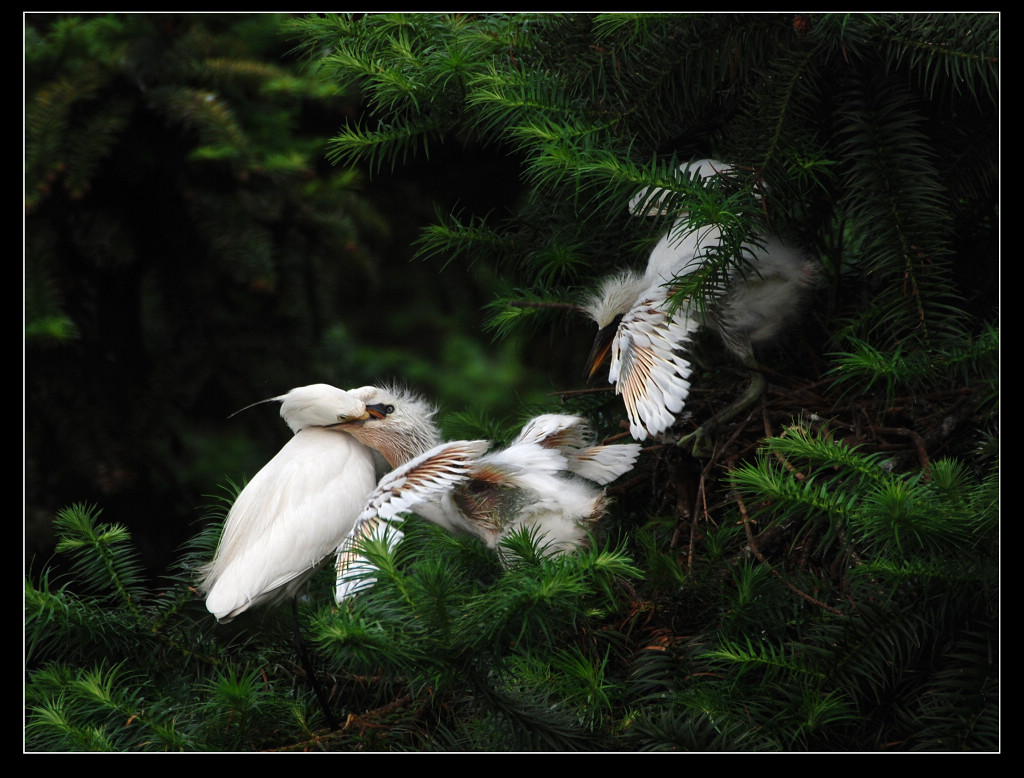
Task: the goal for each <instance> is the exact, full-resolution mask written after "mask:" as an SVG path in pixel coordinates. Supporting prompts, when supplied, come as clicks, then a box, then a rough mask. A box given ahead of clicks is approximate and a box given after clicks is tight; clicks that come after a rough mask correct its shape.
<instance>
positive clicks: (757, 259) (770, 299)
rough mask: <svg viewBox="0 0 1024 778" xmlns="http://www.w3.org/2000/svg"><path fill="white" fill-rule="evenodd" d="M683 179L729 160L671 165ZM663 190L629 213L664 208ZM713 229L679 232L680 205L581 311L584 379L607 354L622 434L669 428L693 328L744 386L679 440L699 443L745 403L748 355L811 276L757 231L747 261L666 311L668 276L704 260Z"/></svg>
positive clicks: (687, 372) (685, 382)
mask: <svg viewBox="0 0 1024 778" xmlns="http://www.w3.org/2000/svg"><path fill="white" fill-rule="evenodd" d="M680 170H681V171H682V173H683V175H684V176H689V175H694V176H696V177H698V178H701V179H708V178H711V177H712V176H718V175H723V174H726V173H727V172H729V171H730V170H732V167H731V166H730V165H728V164H727V163H724V162H718V161H717V160H710V159H705V160H697V161H695V162H691V163H687V164H684V165H682V166H681V167H680ZM666 195H667V192H665V191H664V190H660V191H659V190H655V191H654V192H653V193H651V192H649V191H648V190H644V191H642V192H640V193H638V194H637V195H636V196H634V197H633V199H632V200H631V202H630V210H631V212H632V213H634V214H640V213H642V214H644V215H653V214H658V213H662V212H663V210H662V209H663V205H662V204H663V202H664V200H665V197H666ZM721 237H722V236H721V231H720V230H719V229H718V228H717V227H714V226H711V227H707V226H705V227H700V228H696V229H689V230H688V229H687V228H686V224H685V212H684V213H683V214H682V215H681V216H680V218H678V219H676V220H675V222H674V223H673V225H672V227H671V228H670V229H669V230H668V232H666V234H665V235H663V236H662V238H661V239H660V240H659V241H658V243H657V245H656V246H655V247H654V249H653V251H652V252H651V255H650V257H649V259H648V262H647V267H646V269H645V271H644V272H643V273H637V272H633V271H627V272H623V273H618V274H615V275H613V276H610V277H609V278H606V279H605V280H604V281H603V282H602V283H601V284H600V286H599V288H598V290H597V292H596V293H595V294H594V295H592V296H591V297H590V298H589V299H588V300H587V301H585V303H584V304H583V306H582V308H583V311H584V312H585V313H586V314H587V315H588V316H589V317H590V318H591V319H593V320H594V321H595V322H596V323H597V326H598V333H597V336H596V337H595V340H594V346H593V348H592V350H591V353H590V356H589V357H588V359H587V364H586V372H587V376H588V377H593V375H594V373H596V371H597V369H598V368H599V367H600V366H601V364H603V363H604V362H605V361H606V360H607V361H609V370H608V381H609V383H612V384H614V385H615V392H616V393H617V394H620V395H622V398H623V402H624V404H625V406H626V414H627V416H628V418H629V430H630V434H631V435H632V436H633V437H634V438H636V439H637V440H646V439H647V437H648V436H658V435H661V434H662V433H664V432H665V431H666V430H668V429H669V428H670V427H671V426H672V425H673V424H674V423H675V420H676V416H677V415H678V414H679V413H680V412H681V411H682V410H683V407H684V406H685V404H686V400H687V397H688V396H689V392H690V376H691V372H692V368H691V365H690V361H689V358H688V356H687V351H688V349H689V348H690V346H691V344H692V342H693V339H694V337H695V335H696V334H697V332H698V330H700V329H701V328H703V327H707V328H710V329H712V330H714V331H716V332H717V333H718V334H719V336H721V339H722V341H723V343H724V345H725V346H726V348H727V349H728V350H729V351H730V352H731V353H732V354H734V355H735V356H736V357H737V358H738V359H739V360H740V362H741V363H742V364H743V365H744V366H745V367H746V368H747V369H748V370H750V372H751V384H750V387H749V388H748V390H747V391H746V392H745V393H744V394H743V395H742V396H741V397H740V398H739V399H738V400H737V401H736V402H734V403H733V404H732V405H730V406H729V407H727V408H726V409H724V410H723V411H721V412H719V413H718V414H716V415H715V416H714V417H712V419H710V420H708V421H707V422H705V424H703V425H702V426H701V428H700V429H698V431H697V432H696V433H693V434H692V435H690V436H687V437H686V438H684V439H683V440H682V441H680V444H682V443H684V442H690V441H694V442H695V444H696V445H695V450H696V449H697V448H699V446H700V444H701V442H702V439H703V438H704V436H705V435H706V434H707V433H708V432H709V431H710V430H711V429H713V427H714V426H715V425H717V424H719V423H721V422H722V421H724V420H726V419H728V418H730V417H731V416H732V415H734V414H735V413H737V412H739V411H740V410H742V409H743V408H745V407H747V406H748V405H749V404H750V403H752V402H754V401H755V400H756V399H757V397H758V396H760V394H761V393H762V392H763V391H764V387H765V379H764V376H763V375H762V374H761V373H760V371H759V370H758V366H757V362H756V360H755V359H754V350H753V349H754V345H755V344H758V343H762V342H765V341H767V340H770V339H772V338H774V337H775V336H776V335H777V334H778V333H779V331H780V330H781V329H782V328H783V327H784V326H785V324H786V323H787V322H788V321H789V319H790V318H791V317H792V316H793V315H794V314H795V313H796V311H797V310H798V308H799V302H800V300H801V298H802V297H803V295H804V292H805V291H806V290H807V289H808V288H809V287H810V285H811V283H812V281H813V278H814V270H813V265H812V264H811V263H810V262H809V261H808V260H807V259H806V257H804V256H803V254H802V253H801V252H800V251H798V250H797V249H796V248H795V247H793V246H789V245H787V244H785V243H784V242H783V241H782V239H781V238H779V237H778V236H776V235H762V236H760V237H759V238H758V243H760V244H761V245H756V244H755V245H750V246H748V247H746V254H747V259H748V261H749V267H748V268H747V269H746V271H745V272H744V273H743V274H739V275H737V276H734V277H733V278H731V279H730V282H729V284H728V286H727V287H726V288H725V289H723V290H722V291H721V292H720V293H718V294H717V295H715V297H714V299H712V300H710V301H708V304H707V305H706V306H700V305H698V304H697V302H696V301H693V300H688V301H684V302H683V303H682V304H681V305H678V306H677V307H676V308H675V310H674V311H672V310H671V308H670V303H669V298H670V295H671V291H672V286H673V283H678V281H677V279H679V278H680V277H682V276H686V275H689V274H691V273H693V272H695V271H697V270H698V269H700V267H701V266H702V264H703V259H704V257H705V256H706V255H707V254H708V252H709V250H712V249H714V248H715V247H716V246H717V245H718V243H719V242H720V240H721Z"/></svg>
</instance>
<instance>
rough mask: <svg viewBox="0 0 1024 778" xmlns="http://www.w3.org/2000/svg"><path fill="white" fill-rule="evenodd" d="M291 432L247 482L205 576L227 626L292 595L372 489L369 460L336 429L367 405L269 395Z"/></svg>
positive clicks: (335, 395)
mask: <svg viewBox="0 0 1024 778" xmlns="http://www.w3.org/2000/svg"><path fill="white" fill-rule="evenodd" d="M273 399H274V400H278V401H281V402H282V406H281V416H282V417H283V418H284V420H285V421H286V423H287V424H288V426H289V427H290V428H291V429H292V430H293V432H294V435H293V436H292V437H291V438H290V439H289V440H288V442H287V443H286V444H285V445H284V446H283V447H282V448H281V450H280V451H279V452H278V453H277V454H276V455H275V456H274V457H273V458H272V459H271V460H270V461H269V462H268V463H267V464H266V465H265V466H264V467H263V468H262V469H261V470H260V471H259V472H258V473H257V474H256V475H255V476H254V477H253V478H252V480H250V481H249V483H248V484H247V485H246V486H245V488H244V489H242V491H241V493H240V494H239V495H238V497H237V499H236V500H235V502H234V504H233V505H232V507H231V510H230V511H229V512H228V516H227V519H226V520H225V524H224V530H223V534H222V536H221V540H220V544H219V546H218V548H217V552H216V554H215V556H214V558H213V560H212V562H210V564H209V565H207V566H206V567H205V569H204V571H203V579H202V581H201V587H202V588H203V590H204V591H205V593H206V607H207V609H208V610H209V611H210V612H211V613H213V614H214V615H215V616H216V617H217V619H218V620H219V621H230V620H231V619H233V618H235V617H236V616H237V615H238V614H240V613H241V612H243V611H245V610H247V609H248V608H251V607H253V606H256V605H261V604H266V603H269V602H273V601H275V600H278V599H284V598H287V597H291V596H293V595H294V594H295V593H296V592H297V591H298V589H299V588H300V587H301V586H302V584H303V583H304V582H305V581H306V580H307V578H308V577H309V576H311V575H312V574H313V573H314V572H315V571H316V570H317V568H318V567H319V566H320V564H321V563H322V562H323V561H324V559H325V558H326V557H328V556H330V555H331V554H332V553H333V552H334V550H335V549H336V548H337V546H338V544H339V543H340V542H341V541H342V540H343V539H344V538H345V537H346V536H347V535H348V533H349V532H350V531H351V529H352V527H353V525H354V524H355V521H356V518H357V517H358V516H359V513H360V511H362V509H363V507H364V506H365V503H366V498H367V496H368V495H369V494H370V493H371V492H372V491H373V489H374V486H375V485H376V474H375V470H374V460H373V454H372V452H371V451H370V449H368V448H367V447H365V446H363V445H361V444H360V443H359V442H358V441H356V440H355V439H354V438H352V437H351V436H349V435H345V434H343V433H341V432H339V431H338V430H337V429H336V428H335V427H336V425H338V424H340V423H344V422H349V421H352V420H356V419H361V418H363V417H365V415H366V409H365V406H364V404H363V403H362V402H361V401H359V400H358V399H357V398H355V397H353V396H351V395H350V394H348V393H347V392H344V391H342V390H341V389H336V388H335V387H331V386H328V385H326V384H315V385H312V386H308V387H299V388H297V389H293V390H292V391H291V392H289V393H288V394H285V395H282V396H280V397H276V398H273Z"/></svg>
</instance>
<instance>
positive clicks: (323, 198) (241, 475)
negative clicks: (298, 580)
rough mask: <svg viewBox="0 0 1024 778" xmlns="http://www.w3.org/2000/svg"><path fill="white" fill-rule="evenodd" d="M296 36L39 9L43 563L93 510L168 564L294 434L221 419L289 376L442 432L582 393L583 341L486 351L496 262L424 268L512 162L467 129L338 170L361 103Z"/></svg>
mask: <svg viewBox="0 0 1024 778" xmlns="http://www.w3.org/2000/svg"><path fill="white" fill-rule="evenodd" d="M280 22H281V17H279V16H278V15H274V14H227V15H218V14H201V15H180V14H111V15H96V14H76V15H72V14H29V15H27V17H26V29H25V36H26V40H25V71H26V78H25V81H26V87H25V88H26V94H25V101H26V146H25V187H26V196H25V206H26V208H25V214H26V215H25V439H26V451H25V517H26V560H27V564H28V565H29V567H30V569H33V568H35V569H38V568H39V567H40V566H41V564H42V562H43V561H44V560H45V559H47V558H48V557H49V555H50V553H51V551H52V536H51V533H50V524H51V521H52V518H53V515H54V513H55V511H57V510H58V509H60V508H62V507H64V506H66V505H69V504H71V503H73V502H93V503H96V504H97V505H99V506H100V507H101V509H102V510H103V518H104V520H105V521H108V522H117V523H121V524H124V525H126V526H127V527H128V528H129V529H130V530H131V532H132V534H133V536H134V538H135V539H136V542H137V543H138V545H139V548H140V550H141V552H142V555H143V561H144V562H145V564H146V566H147V568H149V569H150V570H151V571H152V572H159V571H161V570H162V569H163V567H164V566H165V565H166V564H167V563H168V562H169V561H170V560H171V559H172V558H174V556H175V552H176V550H177V548H178V546H179V545H180V544H181V543H182V542H183V541H184V540H185V539H186V538H187V537H189V536H190V535H191V534H193V533H194V532H196V531H197V529H198V525H197V522H199V521H201V520H203V518H204V516H206V514H207V513H208V507H209V506H210V505H213V504H215V503H216V502H217V500H218V499H219V497H221V496H223V495H224V493H225V491H224V487H225V485H226V484H227V482H228V480H229V479H230V480H231V481H234V482H235V483H241V482H242V480H243V479H246V478H248V477H251V476H252V475H253V474H254V473H255V472H256V471H257V470H258V469H259V467H260V466H261V465H262V464H263V463H264V462H265V461H266V460H267V459H268V458H269V457H270V456H272V455H273V453H274V452H275V451H276V449H277V448H278V447H279V446H280V445H281V444H283V442H284V441H285V440H286V439H287V435H288V431H287V429H286V427H285V426H284V424H283V423H282V422H281V421H280V419H279V418H278V416H277V411H276V408H275V407H274V406H270V405H267V406H257V407H256V408H253V409H251V410H248V411H246V412H245V413H244V414H240V415H238V416H235V417H233V418H231V419H228V416H229V415H230V414H231V413H232V412H234V411H236V410H238V409H239V408H241V407H243V406H245V405H248V404H250V403H252V402H255V401H257V400H261V399H264V398H267V397H270V396H274V395H277V394H280V393H283V392H285V391H287V390H288V389H289V388H291V387H293V386H299V385H303V384H308V383H314V382H327V383H332V384H335V385H338V386H341V387H345V388H348V387H353V386H360V385H363V384H366V383H371V382H378V381H390V380H395V381H400V382H402V383H404V384H407V385H409V386H411V387H413V388H415V389H418V390H420V391H422V392H423V393H425V394H426V395H428V396H429V397H431V398H432V399H434V400H435V401H436V402H437V403H438V404H439V405H440V407H441V410H442V413H441V420H442V422H443V423H444V422H445V415H446V414H452V413H457V412H465V411H469V412H472V413H480V414H486V415H489V416H493V417H496V418H499V419H500V418H512V417H514V416H516V415H518V414H520V413H521V412H522V409H523V408H524V407H526V406H530V405H536V404H538V403H545V402H550V399H549V398H548V393H549V392H552V391H555V390H558V389H565V388H570V387H571V386H573V385H577V384H578V383H579V376H578V372H579V370H580V365H581V363H582V356H583V355H585V353H586V352H585V349H586V347H587V341H588V339H589V337H590V335H591V333H590V329H589V327H580V328H578V329H574V330H573V331H572V332H570V333H565V332H552V333H550V335H549V336H545V337H543V338H542V339H541V340H540V342H534V343H516V342H512V341H502V342H500V343H497V342H494V340H493V339H492V337H491V336H490V334H488V333H485V332H483V331H482V322H483V311H482V308H483V306H484V305H485V304H486V303H487V302H489V301H490V300H491V299H492V298H493V296H494V290H495V288H496V284H497V283H498V278H497V273H496V270H495V269H494V268H491V267H488V266H487V265H486V264H483V263H474V264H473V265H472V266H471V267H468V268H467V267H466V266H465V265H460V266H454V265H453V266H451V267H448V268H445V267H444V263H443V261H441V260H438V259H430V260H422V259H416V258H415V257H414V254H415V247H414V242H415V241H416V239H417V236H418V235H419V231H420V230H421V228H422V227H423V226H424V225H426V224H428V223H430V222H432V221H434V220H435V217H436V214H437V213H438V212H440V213H448V212H451V211H452V210H453V209H459V210H460V212H461V213H463V214H466V215H480V216H482V215H484V214H487V213H491V212H494V213H501V212H503V211H505V210H506V209H509V208H511V207H514V205H515V202H516V199H517V196H518V193H519V184H518V181H519V179H518V172H519V171H518V165H517V161H516V159H515V158H514V156H513V155H511V154H510V155H501V154H495V153H494V152H486V153H485V152H482V151H481V150H479V149H477V148H475V147H474V144H473V142H472V139H470V138H450V139H448V140H447V141H446V143H445V144H444V145H443V146H438V147H432V148H431V149H430V150H429V156H428V157H426V158H424V157H423V155H420V158H419V160H418V161H415V162H413V163H411V164H409V165H407V166H404V167H403V169H402V171H401V173H400V175H397V174H396V175H388V174H382V175H375V176H374V177H373V178H372V179H371V178H370V177H369V176H367V175H366V174H365V173H364V172H363V171H360V170H352V169H348V168H343V167H336V166H332V165H331V164H330V163H329V162H328V161H327V159H326V156H325V148H326V145H327V140H328V139H329V138H330V137H331V136H332V135H333V134H335V133H336V132H337V131H338V128H339V127H340V126H342V125H343V123H345V122H346V121H348V120H350V119H353V118H356V117H357V116H358V114H359V110H360V96H359V95H354V94H353V95H337V94H332V93H331V92H330V90H329V89H328V88H327V86H326V85H325V84H324V83H322V82H320V81H318V80H317V79H316V78H314V77H312V76H311V75H309V74H307V73H304V71H303V66H302V63H301V62H300V61H299V60H298V58H297V57H295V56H293V55H292V54H291V50H292V46H293V43H292V42H290V41H289V40H287V39H286V37H285V36H284V35H283V34H282V33H281V29H280ZM567 335H568V337H566V336H567ZM450 432H452V433H457V430H450Z"/></svg>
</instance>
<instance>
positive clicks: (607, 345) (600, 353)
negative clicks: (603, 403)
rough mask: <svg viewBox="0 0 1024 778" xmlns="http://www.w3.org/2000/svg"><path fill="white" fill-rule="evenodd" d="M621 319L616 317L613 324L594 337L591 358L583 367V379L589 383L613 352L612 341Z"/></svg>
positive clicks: (603, 328)
mask: <svg viewBox="0 0 1024 778" xmlns="http://www.w3.org/2000/svg"><path fill="white" fill-rule="evenodd" d="M621 319H622V317H621V316H616V317H615V318H614V319H613V320H612V323H611V324H609V325H608V326H607V327H602V328H601V329H600V330H598V332H597V335H595V336H594V345H593V346H592V347H591V349H590V356H588V357H587V362H586V364H585V365H584V366H583V377H584V378H585V379H586V380H587V381H592V380H593V379H594V373H596V372H597V371H598V369H599V368H600V367H601V365H603V364H604V363H605V362H607V361H608V356H609V354H611V350H612V341H613V340H614V339H615V331H616V330H618V328H619V321H621Z"/></svg>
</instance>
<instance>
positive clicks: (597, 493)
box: [336, 414, 640, 603]
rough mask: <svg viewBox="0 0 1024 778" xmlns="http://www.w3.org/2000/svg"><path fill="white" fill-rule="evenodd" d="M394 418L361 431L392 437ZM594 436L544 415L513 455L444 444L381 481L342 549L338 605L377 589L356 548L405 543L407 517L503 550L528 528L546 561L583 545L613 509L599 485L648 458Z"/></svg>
mask: <svg viewBox="0 0 1024 778" xmlns="http://www.w3.org/2000/svg"><path fill="white" fill-rule="evenodd" d="M389 421H390V420H389V418H387V417H385V418H382V419H379V420H378V419H371V420H369V421H368V422H367V423H366V424H364V425H360V426H359V427H358V428H354V429H357V431H356V432H355V433H354V434H357V435H358V434H359V432H358V431H365V430H367V429H371V428H374V429H376V430H377V431H378V432H377V434H385V433H386V430H387V428H388V426H389ZM591 438H592V434H591V432H590V429H589V426H588V425H587V423H586V421H585V420H584V419H582V418H580V417H578V416H568V415H558V414H546V415H543V416H538V417H535V418H534V419H531V420H530V422H528V423H527V424H526V426H525V427H524V428H523V430H522V431H521V432H520V434H519V436H518V437H517V438H516V439H515V440H514V441H513V442H512V443H511V444H510V445H509V446H508V447H506V448H503V449H499V450H495V451H490V452H488V449H489V448H490V444H489V443H488V442H487V441H483V440H474V441H454V442H450V443H442V444H440V445H438V446H436V447H434V448H432V449H430V450H428V451H426V452H424V453H422V454H419V455H418V456H416V457H414V458H412V459H411V460H409V461H408V462H406V463H405V464H404V465H401V466H399V467H397V468H396V469H395V470H393V471H392V472H391V473H390V474H388V475H387V476H385V477H384V478H383V479H381V482H380V483H379V484H378V486H377V489H376V490H375V491H374V493H373V495H372V496H371V497H370V499H369V501H368V503H367V506H366V509H365V510H364V511H363V513H362V514H361V515H360V517H359V519H358V521H357V522H356V526H355V527H354V528H353V531H352V533H351V535H350V537H349V538H348V539H347V540H346V542H345V543H344V544H342V546H341V547H339V549H338V556H337V570H338V578H337V588H336V598H337V600H338V602H339V603H340V602H342V601H343V600H344V599H346V598H347V597H349V596H351V594H353V593H354V592H355V591H358V590H359V589H361V588H363V587H364V586H367V585H370V584H371V583H372V581H367V580H365V568H364V567H363V565H364V564H365V562H364V561H363V560H361V559H360V558H359V557H358V554H357V552H356V551H355V550H354V548H353V547H354V545H355V544H356V543H357V542H358V541H359V540H361V539H363V538H366V537H374V536H376V537H381V536H384V537H387V538H388V542H389V543H392V542H397V541H396V540H392V538H395V537H396V535H395V533H396V532H397V530H395V528H393V527H391V526H390V520H391V519H394V518H396V517H398V516H399V515H401V514H403V513H415V514H417V515H419V516H421V517H422V518H425V519H427V520H428V521H432V522H434V523H435V524H437V525H439V526H441V527H444V528H445V529H447V530H449V531H452V532H460V533H467V534H470V535H474V536H475V537H477V538H479V539H480V540H481V541H483V542H484V543H485V544H486V545H487V546H488V547H489V548H493V549H496V550H498V551H499V553H500V543H501V541H502V540H503V539H504V538H506V537H508V536H510V535H511V534H513V533H514V532H516V531H518V530H520V529H521V528H522V527H524V526H525V527H529V528H530V529H531V530H532V531H535V532H536V533H537V535H538V536H539V538H540V542H541V543H542V546H543V548H544V552H545V554H548V555H555V554H560V553H565V552H567V551H571V550H573V549H574V548H577V547H579V546H581V545H583V544H584V543H586V542H587V539H588V532H589V530H590V529H591V528H592V527H593V526H594V524H595V523H596V522H597V521H598V520H600V519H601V518H602V517H603V516H604V514H605V511H606V508H607V498H606V496H605V493H604V491H603V490H602V489H600V488H599V485H603V484H607V483H609V482H611V481H612V480H614V479H615V478H617V477H619V476H620V475H622V474H623V473H625V472H627V471H628V470H629V469H631V468H632V466H633V464H634V462H635V461H636V458H637V457H638V456H639V453H640V446H639V445H638V444H635V443H633V444H624V445H610V446H598V445H593V444H592V441H591ZM398 537H400V535H398Z"/></svg>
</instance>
